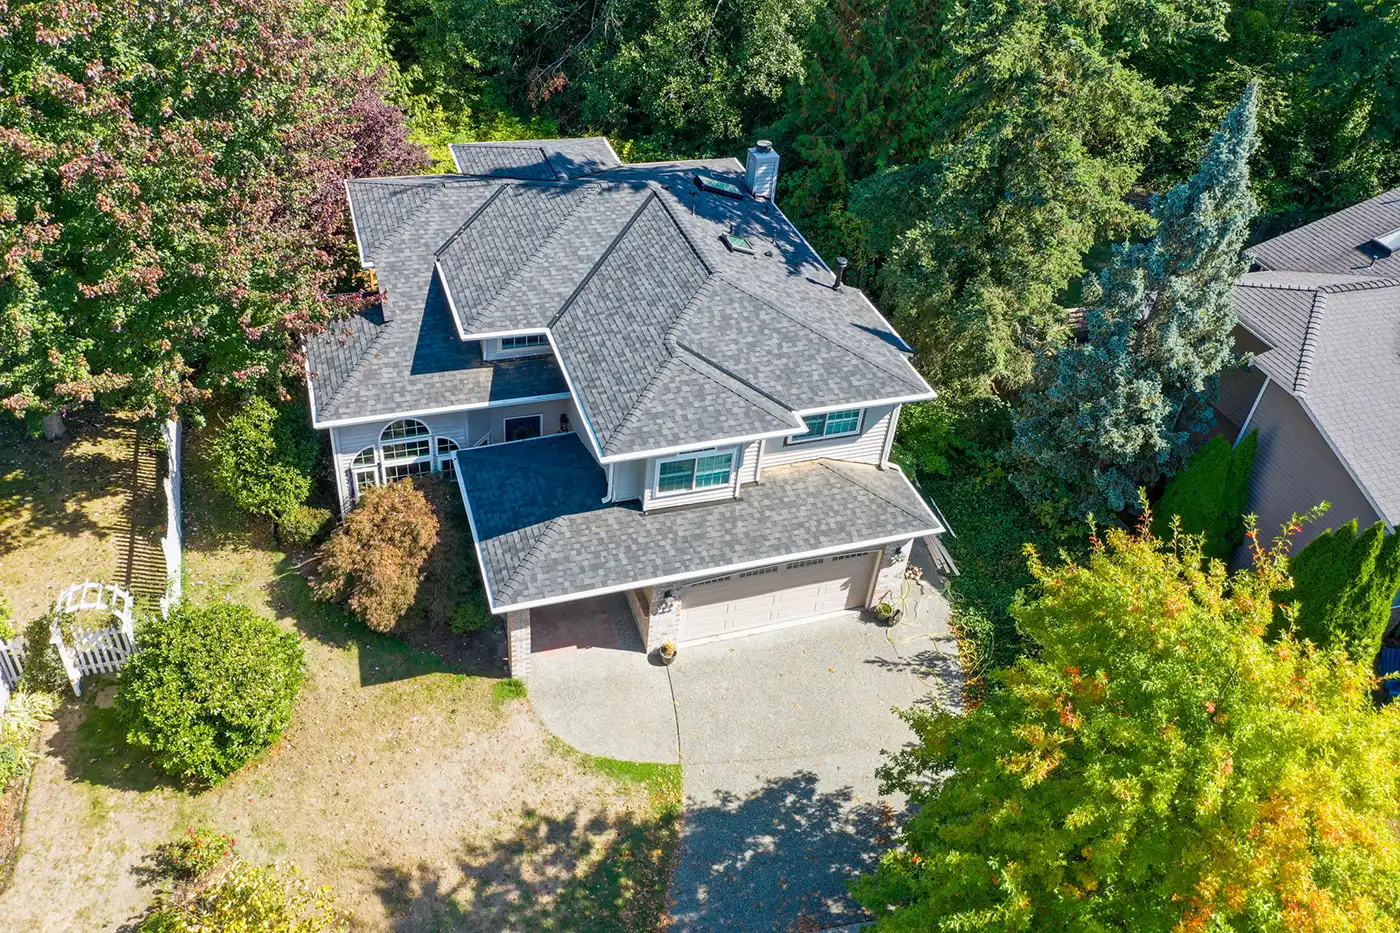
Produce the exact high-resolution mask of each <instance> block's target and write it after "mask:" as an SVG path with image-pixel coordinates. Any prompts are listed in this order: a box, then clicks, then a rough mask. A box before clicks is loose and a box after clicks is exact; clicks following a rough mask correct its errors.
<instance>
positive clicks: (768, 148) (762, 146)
mask: <svg viewBox="0 0 1400 933" xmlns="http://www.w3.org/2000/svg"><path fill="white" fill-rule="evenodd" d="M754 148H755V149H757V150H758V151H759V152H772V151H773V140H771V139H760V140H759V141H758V142H757V143H756V144H755V145H754Z"/></svg>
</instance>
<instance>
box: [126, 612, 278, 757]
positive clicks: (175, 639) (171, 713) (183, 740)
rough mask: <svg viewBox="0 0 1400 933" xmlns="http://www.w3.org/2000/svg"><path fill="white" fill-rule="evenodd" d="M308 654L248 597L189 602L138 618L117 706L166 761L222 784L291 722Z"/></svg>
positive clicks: (132, 736) (134, 738) (133, 732)
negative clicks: (243, 602)
mask: <svg viewBox="0 0 1400 933" xmlns="http://www.w3.org/2000/svg"><path fill="white" fill-rule="evenodd" d="M304 663H305V656H304V653H303V651H302V648H301V642H300V641H299V640H298V639H297V636H296V634H295V633H293V632H287V631H283V630H282V628H281V627H280V626H278V624H277V623H276V622H274V621H272V620H271V619H264V618H262V617H260V616H258V615H257V614H256V613H254V612H253V610H251V609H249V608H248V607H246V606H240V605H237V604H235V603H212V604H209V605H205V606H191V605H188V604H186V605H182V606H181V607H179V608H178V609H177V610H175V611H174V612H172V613H171V614H170V617H169V618H162V617H160V616H155V617H153V618H150V619H147V620H145V621H143V622H142V623H141V624H140V625H139V626H138V627H137V629H136V652H135V654H133V655H132V656H131V659H130V660H129V661H128V662H127V665H126V667H124V668H123V669H122V673H121V681H120V684H119V686H118V687H117V698H116V710H117V715H118V716H120V717H121V720H122V721H123V722H124V723H125V725H126V729H127V734H126V737H127V741H128V742H130V743H132V744H133V745H136V746H138V747H140V748H143V749H146V750H147V751H149V752H150V753H151V761H152V762H153V763H154V764H155V766H156V767H158V768H160V770H162V771H164V772H165V773H166V774H169V775H171V776H172V777H176V778H180V779H182V780H186V781H191V782H194V783H196V784H216V783H218V782H219V781H221V780H223V779H224V778H225V777H227V776H228V775H230V774H232V773H233V772H235V771H237V770H238V769H239V768H241V767H243V766H244V765H245V764H247V763H248V762H249V761H251V760H252V759H253V758H255V757H256V756H257V755H259V754H261V753H262V752H263V751H265V750H266V749H267V748H268V747H270V746H271V745H272V743H273V742H275V741H277V738H278V737H279V736H280V735H281V734H282V731H283V730H284V729H286V728H287V724H288V723H289V722H290V721H291V718H292V707H293V705H295V703H296V698H297V694H298V693H299V692H300V690H301V684H302V679H303V664H304Z"/></svg>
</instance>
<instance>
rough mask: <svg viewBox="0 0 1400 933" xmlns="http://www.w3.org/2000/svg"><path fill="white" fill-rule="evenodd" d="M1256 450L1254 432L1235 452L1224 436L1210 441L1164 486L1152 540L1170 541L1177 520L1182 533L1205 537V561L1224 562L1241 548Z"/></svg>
mask: <svg viewBox="0 0 1400 933" xmlns="http://www.w3.org/2000/svg"><path fill="white" fill-rule="evenodd" d="M1258 448H1259V432H1258V431H1257V430H1255V431H1250V432H1249V433H1248V434H1246V435H1245V436H1244V437H1242V438H1241V439H1240V442H1239V444H1238V445H1237V446H1231V444H1230V442H1229V441H1227V440H1225V438H1224V437H1223V436H1216V437H1213V438H1211V439H1210V441H1209V442H1207V443H1206V445H1205V446H1204V447H1202V448H1201V449H1200V450H1198V451H1196V454H1195V456H1193V457H1192V458H1191V462H1190V463H1189V464H1187V465H1186V469H1184V470H1182V471H1181V472H1180V473H1178V474H1176V475H1175V476H1173V477H1172V478H1171V481H1170V482H1168V483H1167V488H1166V489H1165V490H1163V492H1162V498H1161V499H1160V500H1159V501H1158V503H1157V506H1156V508H1155V509H1154V510H1153V513H1152V532H1153V534H1155V535H1156V536H1157V537H1159V538H1161V539H1162V540H1164V541H1166V540H1170V539H1171V537H1172V531H1171V526H1172V519H1173V518H1176V519H1179V520H1180V529H1181V531H1183V532H1185V533H1187V534H1191V535H1204V536H1205V544H1204V545H1203V546H1202V550H1203V551H1204V553H1205V556H1206V557H1212V558H1214V559H1216V560H1221V561H1228V560H1229V559H1230V555H1231V554H1233V553H1234V552H1235V548H1237V547H1239V546H1240V545H1241V544H1243V543H1244V515H1245V512H1246V511H1247V510H1248V509H1249V476H1250V473H1251V472H1253V470H1254V454H1255V452H1256V451H1257V450H1258Z"/></svg>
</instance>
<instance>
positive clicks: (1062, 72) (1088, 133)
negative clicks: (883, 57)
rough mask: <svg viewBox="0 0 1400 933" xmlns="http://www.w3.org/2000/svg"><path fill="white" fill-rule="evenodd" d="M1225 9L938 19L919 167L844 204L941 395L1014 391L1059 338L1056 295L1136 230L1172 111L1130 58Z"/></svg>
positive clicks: (1026, 12) (1018, 10)
mask: <svg viewBox="0 0 1400 933" xmlns="http://www.w3.org/2000/svg"><path fill="white" fill-rule="evenodd" d="M1220 12H1221V11H1220V10H1219V9H1216V8H1215V5H1214V4H1204V3H1202V4H1198V3H1195V2H1184V3H1171V2H1158V3H1150V4H1139V3H1124V2H1118V0H1094V2H1089V3H1078V2H1073V3H1071V2H1065V3H1061V2H1049V3H1037V4H1022V3H1015V2H1009V0H984V2H976V3H969V4H965V5H957V6H954V7H952V8H951V9H950V11H949V13H948V14H947V18H946V21H945V24H944V27H943V29H944V38H943V43H942V47H943V48H944V49H946V51H945V52H944V57H945V59H946V62H945V64H944V65H943V66H942V67H943V68H944V69H946V70H947V73H946V75H945V74H943V73H940V74H939V76H938V80H939V81H940V82H942V83H943V84H944V85H946V87H947V88H948V90H947V91H946V92H945V93H944V94H943V97H944V102H943V103H942V104H941V106H940V107H939V108H938V109H937V111H935V112H934V113H931V114H929V115H928V117H927V119H928V120H930V121H931V123H932V131H931V134H930V136H931V139H932V140H933V144H932V145H931V147H930V150H929V153H928V158H927V160H926V161H924V162H920V163H915V164H910V165H904V166H900V167H896V168H892V169H890V170H888V171H886V172H882V173H879V174H877V175H874V176H872V177H871V178H869V179H867V180H865V181H864V182H862V183H861V184H859V185H858V186H857V187H856V192H855V197H854V198H853V200H852V203H851V210H852V212H853V213H855V214H856V215H857V216H858V217H860V218H861V219H862V220H863V221H864V222H866V223H868V224H869V227H870V231H871V240H870V248H871V250H873V251H874V252H876V253H878V254H880V255H884V256H887V257H888V258H887V260H886V262H885V265H884V267H883V268H882V269H881V271H880V274H879V278H878V284H879V287H880V294H881V297H882V299H883V300H884V303H885V306H886V307H887V308H888V309H890V310H892V311H893V312H894V316H895V320H896V323H897V324H901V325H902V326H903V328H904V330H905V332H906V333H907V334H908V335H909V337H910V339H911V340H913V341H914V342H915V344H916V346H917V347H918V348H919V349H920V351H921V352H922V361H923V364H924V366H925V368H926V370H927V371H928V373H929V374H930V376H931V377H932V379H933V381H934V383H935V387H937V388H940V389H943V388H946V389H951V390H955V391H957V392H959V393H963V394H966V393H977V392H982V393H985V392H988V391H992V390H993V389H998V388H1007V387H1014V386H1017V385H1020V384H1023V383H1025V382H1026V380H1027V379H1028V378H1029V375H1030V363H1031V356H1030V350H1031V348H1032V347H1034V346H1036V345H1038V343H1039V342H1040V341H1041V340H1043V339H1044V338H1045V337H1046V335H1053V334H1056V333H1059V332H1061V331H1062V330H1063V328H1064V321H1063V318H1064V312H1063V310H1062V309H1061V308H1060V307H1059V306H1058V305H1057V304H1056V297H1057V296H1058V295H1059V293H1060V292H1061V291H1062V290H1063V289H1064V288H1065V287H1066V286H1067V284H1068V283H1069V282H1071V281H1072V280H1074V279H1076V278H1077V277H1078V276H1079V275H1080V274H1081V273H1082V271H1083V266H1082V259H1083V256H1084V255H1085V254H1086V253H1087V252H1088V251H1089V249H1090V248H1091V247H1092V246H1093V245H1094V244H1095V243H1096V242H1098V241H1100V240H1102V239H1105V238H1121V237H1124V236H1127V235H1129V234H1134V233H1138V232H1142V231H1143V230H1144V229H1145V224H1144V220H1145V218H1144V217H1143V216H1142V214H1141V212H1139V211H1138V210H1136V209H1135V208H1133V207H1132V206H1131V205H1130V204H1129V203H1128V202H1127V201H1126V200H1125V195H1126V194H1127V192H1128V190H1129V188H1130V186H1131V185H1132V184H1133V182H1134V181H1135V180H1136V178H1137V177H1138V174H1139V171H1140V169H1141V165H1142V155H1143V152H1144V150H1145V148H1146V147H1148V146H1149V145H1151V144H1152V143H1153V142H1154V141H1155V140H1157V139H1158V138H1159V137H1160V130H1159V127H1158V125H1159V123H1160V121H1161V120H1162V118H1163V116H1164V115H1165V113H1166V101H1165V97H1164V94H1163V92H1162V90H1161V89H1160V88H1158V87H1156V86H1154V85H1153V83H1152V82H1151V81H1149V80H1147V79H1146V78H1144V77H1143V76H1142V75H1140V74H1139V73H1138V72H1136V71H1135V70H1134V69H1133V68H1132V67H1130V66H1129V65H1128V63H1127V62H1126V61H1125V52H1126V51H1127V49H1129V48H1137V47H1140V46H1141V45H1145V44H1147V43H1149V42H1155V43H1163V44H1169V43H1171V42H1173V41H1174V40H1176V39H1177V38H1179V37H1181V36H1183V35H1186V34H1190V33H1192V32H1195V31H1198V30H1202V29H1205V30H1211V29H1215V28H1218V19H1219V16H1220Z"/></svg>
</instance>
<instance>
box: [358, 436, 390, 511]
mask: <svg viewBox="0 0 1400 933" xmlns="http://www.w3.org/2000/svg"><path fill="white" fill-rule="evenodd" d="M365 454H369V459H370V462H369V463H360V462H358V461H359V459H360V458H361V457H363V456H364V455H365ZM364 474H368V475H369V479H370V483H369V485H371V486H382V485H383V484H384V474H383V473H381V472H380V471H379V447H378V446H377V445H371V446H369V447H366V448H365V449H364V450H362V451H360V452H359V453H357V454H355V456H353V457H351V458H350V501H351V502H359V501H360V495H361V493H362V492H363V491H364V487H363V485H362V483H361V479H360V477H361V476H362V475H364Z"/></svg>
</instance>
